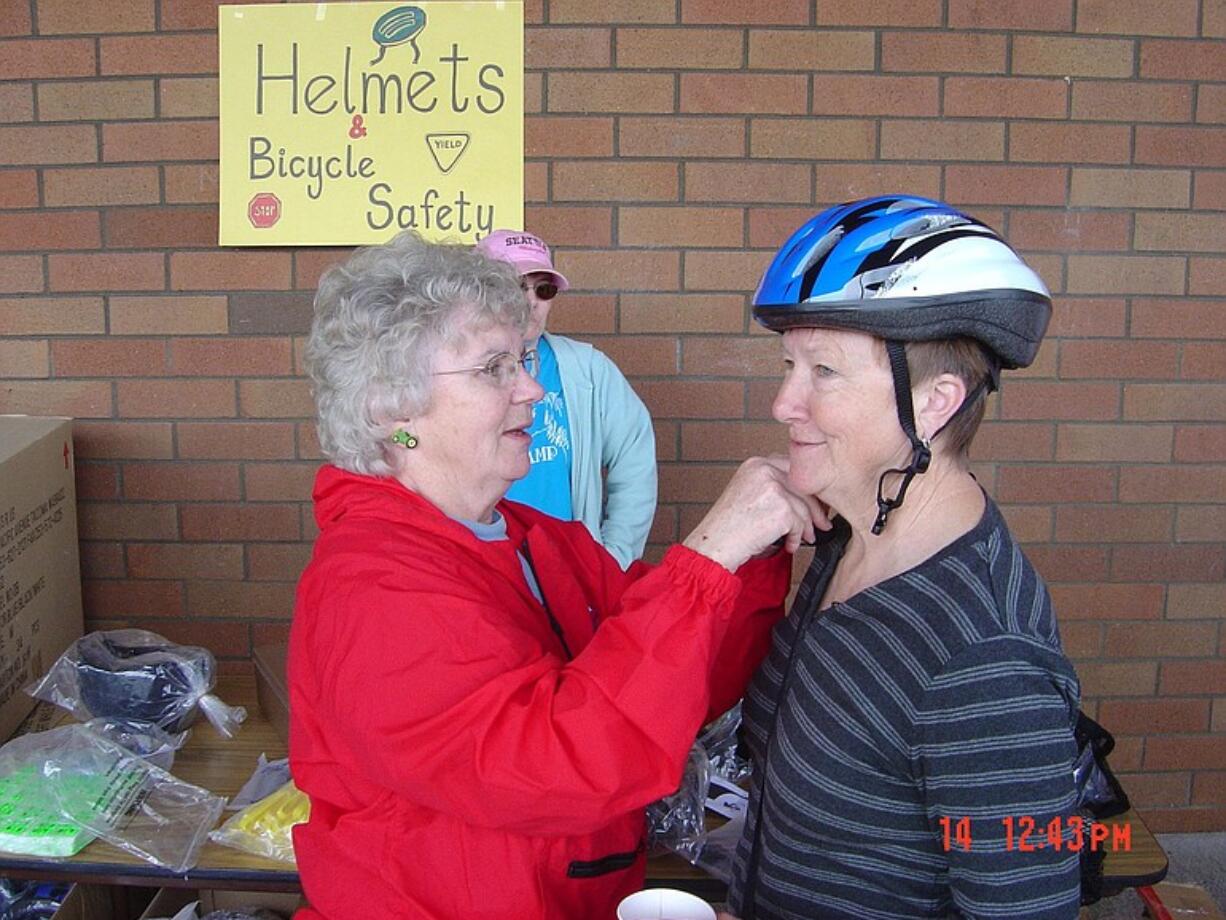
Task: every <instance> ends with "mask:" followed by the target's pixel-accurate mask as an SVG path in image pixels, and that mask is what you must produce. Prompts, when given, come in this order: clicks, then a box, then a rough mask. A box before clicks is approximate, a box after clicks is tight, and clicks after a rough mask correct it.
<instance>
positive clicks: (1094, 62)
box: [0, 0, 1226, 830]
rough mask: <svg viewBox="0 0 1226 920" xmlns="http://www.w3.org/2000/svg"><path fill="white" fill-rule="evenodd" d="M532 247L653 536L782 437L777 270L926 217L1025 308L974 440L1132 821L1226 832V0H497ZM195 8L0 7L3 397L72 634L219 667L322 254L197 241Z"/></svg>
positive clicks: (313, 457) (204, 145)
mask: <svg viewBox="0 0 1226 920" xmlns="http://www.w3.org/2000/svg"><path fill="white" fill-rule="evenodd" d="M526 18H527V21H528V28H527V34H526V45H527V49H526V50H527V62H528V67H529V72H528V74H527V78H526V96H527V99H526V107H527V111H528V116H527V120H526V144H527V151H526V153H527V165H526V170H525V172H526V188H527V197H528V210H527V221H528V225H529V227H531V228H533V229H535V230H536V231H537V232H539V233H541V234H542V235H543V236H544V237H545V238H546V239H548V240H550V241H552V242H554V243H556V244H557V245H558V249H559V261H560V265H561V267H562V269H563V270H564V271H565V272H566V273H567V274H568V275H569V276H570V278H571V279H572V281H573V282H574V284H575V287H576V288H577V289H578V290H577V292H575V293H572V294H568V295H567V296H566V297H565V298H564V299H563V300H561V301H560V303H559V306H558V308H557V310H556V312H555V316H556V328H558V330H559V331H563V332H568V333H571V334H575V335H579V336H582V337H585V338H590V339H591V340H592V341H594V342H596V343H597V344H598V345H600V347H602V348H604V349H605V350H607V351H608V352H609V353H610V354H611V355H612V356H614V357H615V359H616V360H617V361H618V362H619V363H620V364H621V365H622V367H623V368H624V369H625V370H626V372H627V373H628V374H629V375H630V376H631V378H632V380H633V382H634V383H635V385H636V386H637V387H638V389H639V391H640V393H641V394H642V395H643V397H644V399H645V400H646V401H647V403H648V404H649V406H650V408H651V409H652V412H653V414H654V415H655V418H656V428H657V435H658V440H659V453H660V460H661V462H662V465H661V505H660V510H659V514H658V516H657V520H656V526H655V529H654V532H653V535H652V552H653V553H657V554H658V553H659V551H660V550H661V548H662V547H663V546H664V545H665V544H667V543H668V542H669V541H672V540H675V539H677V538H678V537H679V536H681V535H683V534H684V533H685V532H686V531H687V530H688V528H689V527H690V526H692V525H693V524H694V523H695V522H696V520H697V519H698V517H699V516H700V514H701V512H702V510H703V507H704V504H705V503H706V502H708V501H709V500H710V499H712V498H713V497H714V496H715V495H716V494H717V493H718V490H719V489H720V487H721V485H722V484H723V483H724V482H725V480H726V478H727V476H728V474H729V472H730V471H731V470H732V469H733V467H734V466H735V463H736V462H737V461H738V460H739V459H740V458H742V457H744V456H745V455H746V454H747V453H749V452H750V451H760V450H763V449H767V448H775V447H779V446H781V444H782V439H781V432H780V430H779V429H778V427H777V426H776V425H774V423H773V422H771V421H770V400H771V397H772V395H773V391H774V386H775V383H774V375H775V372H776V369H777V366H778V352H777V342H776V340H775V339H774V338H773V337H772V336H770V335H767V334H764V333H761V332H758V331H757V330H755V329H754V328H751V326H750V324H749V323H748V322H747V321H746V315H745V307H746V295H747V292H749V291H750V290H752V288H753V286H754V284H755V283H756V280H757V276H758V274H759V272H760V271H761V270H762V268H763V267H764V266H765V264H766V262H767V261H768V259H769V257H770V255H771V253H772V251H773V249H774V248H775V247H776V246H777V245H778V244H779V243H780V242H781V241H782V240H783V238H784V237H785V236H786V235H787V233H789V232H790V231H791V230H792V229H793V228H794V227H795V226H796V225H797V224H798V223H799V222H800V221H801V220H803V219H804V218H806V217H807V216H809V215H810V214H811V213H813V212H814V211H815V210H817V209H819V208H821V207H823V206H825V205H827V204H830V203H833V202H836V201H840V200H844V199H847V198H851V197H856V196H861V195H868V194H873V193H879V192H887V191H903V190H906V191H910V192H916V193H919V194H923V195H929V196H934V197H942V198H945V199H947V200H950V201H952V202H955V203H956V204H958V205H961V206H964V207H966V208H967V209H970V210H971V211H973V212H975V213H976V214H978V215H980V216H982V217H983V218H984V219H986V220H987V221H988V222H989V223H992V224H994V225H996V226H998V227H1000V228H1002V229H1003V230H1004V232H1005V233H1006V235H1007V236H1008V237H1009V238H1010V239H1011V241H1012V242H1013V243H1014V244H1015V245H1016V246H1017V247H1018V248H1019V249H1020V250H1021V251H1022V252H1023V253H1024V254H1025V255H1026V257H1027V258H1028V259H1030V260H1031V261H1032V263H1033V264H1034V265H1035V266H1036V267H1038V268H1039V270H1040V271H1041V272H1042V274H1043V276H1044V278H1045V279H1046V280H1047V282H1048V284H1049V285H1050V286H1051V288H1052V290H1053V291H1054V292H1056V295H1057V296H1056V302H1057V306H1056V314H1055V319H1054V322H1053V326H1052V333H1053V335H1052V336H1051V338H1050V339H1049V340H1048V342H1047V343H1046V345H1045V346H1044V348H1043V350H1042V352H1041V354H1040V356H1039V359H1038V361H1037V363H1036V365H1035V366H1034V367H1033V368H1031V369H1030V370H1028V371H1025V372H1022V373H1017V374H1012V375H1010V378H1009V379H1008V382H1007V383H1006V385H1005V388H1004V392H1003V396H1002V397H1001V398H999V399H995V398H994V399H993V401H992V403H991V405H990V408H989V413H988V421H987V422H986V424H985V425H984V428H983V432H982V434H981V436H980V438H979V441H978V443H977V445H976V448H975V456H976V458H977V461H978V465H977V469H978V471H979V473H980V475H981V479H982V481H983V482H984V483H985V484H986V485H987V486H988V487H989V488H990V489H991V491H992V492H993V493H994V494H995V495H996V497H997V498H998V499H999V500H1000V501H1001V502H1002V503H1003V505H1004V507H1005V509H1006V512H1007V514H1008V516H1009V519H1010V521H1011V523H1012V525H1013V527H1014V528H1015V530H1016V532H1017V534H1018V535H1019V537H1020V538H1021V539H1022V540H1023V541H1024V542H1025V543H1026V544H1027V548H1028V550H1029V552H1030V554H1031V556H1032V558H1033V559H1034V560H1035V562H1036V563H1037V565H1038V566H1039V568H1040V569H1041V570H1042V572H1043V573H1044V575H1045V576H1046V577H1047V578H1048V579H1049V581H1050V582H1051V585H1052V591H1053V594H1054V595H1055V598H1056V602H1057V604H1058V607H1059V610H1060V614H1061V617H1062V622H1063V630H1064V638H1065V641H1066V645H1067V647H1068V650H1069V652H1070V654H1071V655H1072V656H1073V657H1074V658H1075V659H1076V661H1077V665H1078V669H1079V672H1080V674H1081V676H1082V679H1083V682H1084V686H1085V693H1086V705H1087V708H1088V709H1089V710H1090V711H1091V712H1094V711H1097V713H1098V715H1099V717H1100V718H1101V719H1102V720H1103V721H1104V722H1105V723H1106V724H1107V725H1108V727H1110V728H1111V729H1112V730H1114V731H1115V732H1116V733H1117V735H1118V737H1119V748H1118V753H1117V754H1116V756H1115V762H1116V764H1117V767H1118V768H1119V769H1120V770H1122V771H1123V772H1125V773H1126V774H1128V777H1127V785H1128V787H1129V789H1130V790H1131V791H1132V793H1133V795H1134V797H1135V799H1136V801H1137V803H1138V804H1139V805H1140V806H1141V807H1143V808H1144V810H1145V812H1146V814H1147V815H1148V817H1149V819H1150V821H1151V823H1152V825H1153V826H1154V827H1156V828H1157V829H1160V830H1173V829H1188V830H1207V829H1219V830H1220V829H1226V630H1224V629H1223V620H1224V619H1226V542H1224V541H1226V536H1224V534H1226V40H1224V39H1226V0H1163V2H1161V3H1154V2H1152V0H1026V2H1021V0H874V2H863V0H815V2H810V0H773V2H770V3H765V2H749V0H739V2H728V0H604V2H599V3H597V2H591V0H529V2H528V3H527V5H526ZM215 22H216V11H215V4H214V3H213V2H198V0H106V2H102V0H93V2H81V0H7V2H3V3H0V36H3V37H2V38H0V333H2V337H0V412H31V413H62V414H66V415H71V416H75V417H77V418H78V419H80V422H79V423H78V425H77V428H76V437H77V449H78V456H79V460H80V464H79V469H80V497H81V504H80V513H81V536H82V542H81V552H82V562H83V571H84V576H85V597H86V603H87V605H88V616H89V621H90V625H91V626H94V627H102V626H113V625H117V624H121V623H134V624H140V625H142V626H147V627H150V628H153V629H156V630H159V631H161V632H163V633H166V634H168V635H170V636H173V637H175V638H177V639H181V640H186V641H193V642H200V643H203V644H206V645H208V646H210V647H212V648H213V649H215V650H216V651H218V652H219V653H220V654H222V655H223V656H229V657H231V658H233V659H235V660H238V659H241V658H243V657H244V656H246V655H247V653H248V651H249V649H250V647H251V646H252V645H253V644H258V643H260V642H262V641H265V640H268V639H270V638H275V637H279V636H281V635H283V634H284V632H285V629H286V623H287V617H288V614H289V610H290V605H291V599H292V594H293V589H294V580H295V578H296V576H297V573H298V572H299V570H300V569H301V567H302V565H303V563H304V560H305V559H306V557H307V554H308V552H309V547H310V541H311V539H312V537H313V536H314V530H313V524H312V521H311V517H310V512H309V507H308V505H307V498H308V495H309V489H310V483H311V478H312V474H313V471H314V468H315V467H316V465H317V463H318V453H317V449H316V443H315V438H314V434H313V431H312V425H311V420H310V419H311V403H310V398H309V394H308V392H307V387H306V385H305V382H304V380H303V379H302V376H301V348H302V337H303V334H304V333H305V331H306V330H307V327H308V323H309V315H310V299H311V291H312V288H313V286H314V285H315V283H316V280H317V278H318V276H319V274H320V271H321V270H322V269H323V268H324V267H325V266H326V265H327V264H328V263H329V262H331V261H333V260H334V259H336V258H337V257H338V256H340V255H342V254H343V251H340V250H309V249H304V250H230V251H221V250H219V249H218V248H217V247H216V245H215V243H214V241H215V239H216V227H217V218H216V201H217V168H216V157H217V122H216V111H217V102H216V90H217V78H216V35H215V31H214V30H215Z"/></svg>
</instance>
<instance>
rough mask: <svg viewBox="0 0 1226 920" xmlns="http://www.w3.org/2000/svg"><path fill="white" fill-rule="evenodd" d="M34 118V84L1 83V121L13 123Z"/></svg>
mask: <svg viewBox="0 0 1226 920" xmlns="http://www.w3.org/2000/svg"><path fill="white" fill-rule="evenodd" d="M33 120H34V84H33V83H6V84H0V121H2V122H7V123H9V124H13V123H16V122H24V121H33Z"/></svg>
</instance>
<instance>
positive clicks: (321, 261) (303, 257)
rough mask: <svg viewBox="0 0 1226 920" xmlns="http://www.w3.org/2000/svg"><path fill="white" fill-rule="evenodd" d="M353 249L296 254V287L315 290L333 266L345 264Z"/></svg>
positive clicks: (300, 251)
mask: <svg viewBox="0 0 1226 920" xmlns="http://www.w3.org/2000/svg"><path fill="white" fill-rule="evenodd" d="M352 254H353V250H352V249H306V250H299V251H298V252H295V253H294V287H295V289H297V290H302V289H303V288H309V289H312V290H313V289H314V288H316V287H318V286H319V279H320V277H321V276H322V275H323V273H324V272H325V271H327V270H328V269H329V268H331V267H332V266H333V265H339V264H341V263H343V262H344V261H345V260H346V259H348V258H349V256H350V255H352Z"/></svg>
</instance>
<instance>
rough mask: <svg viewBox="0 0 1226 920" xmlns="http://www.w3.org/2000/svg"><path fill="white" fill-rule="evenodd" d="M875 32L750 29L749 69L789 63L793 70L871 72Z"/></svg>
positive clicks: (873, 60)
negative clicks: (782, 62) (784, 62)
mask: <svg viewBox="0 0 1226 920" xmlns="http://www.w3.org/2000/svg"><path fill="white" fill-rule="evenodd" d="M875 60H876V41H875V33H873V32H871V31H848V30H842V29H840V30H838V31H831V30H828V29H822V30H817V29H751V30H750V32H749V67H750V69H751V70H776V69H778V68H779V62H780V61H787V62H788V66H789V67H790V68H791V69H793V70H798V71H805V70H814V71H832V70H833V71H837V70H872V69H873V66H874V62H875Z"/></svg>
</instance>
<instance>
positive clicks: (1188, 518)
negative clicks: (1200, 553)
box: [1175, 505, 1226, 543]
mask: <svg viewBox="0 0 1226 920" xmlns="http://www.w3.org/2000/svg"><path fill="white" fill-rule="evenodd" d="M1224 533H1226V505H1204V506H1200V507H1194V508H1189V507H1183V508H1180V509H1179V517H1178V520H1177V523H1176V525H1175V539H1176V540H1178V541H1179V542H1180V543H1216V542H1219V541H1220V540H1221V539H1222V534H1224Z"/></svg>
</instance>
